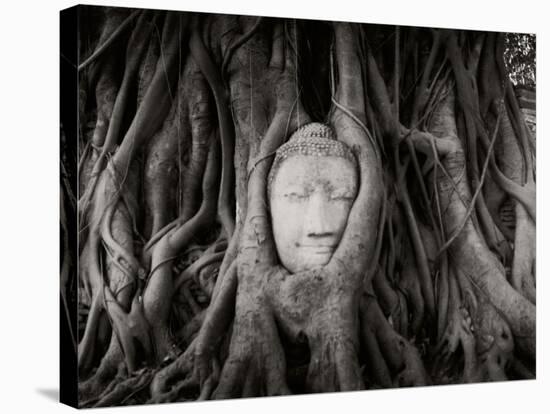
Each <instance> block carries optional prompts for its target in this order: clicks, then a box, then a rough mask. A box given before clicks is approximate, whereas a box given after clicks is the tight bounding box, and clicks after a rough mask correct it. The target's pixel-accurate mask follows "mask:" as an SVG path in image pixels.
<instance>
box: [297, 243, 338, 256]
mask: <svg viewBox="0 0 550 414" xmlns="http://www.w3.org/2000/svg"><path fill="white" fill-rule="evenodd" d="M296 247H298V248H300V249H308V250H314V251H315V252H314V253H316V254H325V253H332V252H333V251H334V249H335V248H336V246H333V245H311V244H300V243H296Z"/></svg>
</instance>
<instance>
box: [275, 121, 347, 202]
mask: <svg viewBox="0 0 550 414" xmlns="http://www.w3.org/2000/svg"><path fill="white" fill-rule="evenodd" d="M294 155H310V156H317V157H340V158H344V159H347V160H349V161H350V162H351V163H352V164H353V166H354V167H355V169H356V170H357V169H358V165H357V160H356V159H355V155H353V152H352V151H351V149H350V148H349V147H348V146H347V145H346V144H344V143H343V142H341V141H338V140H337V139H336V134H335V133H334V130H333V129H332V128H331V127H330V126H329V125H326V124H322V123H319V122H310V123H309V124H305V125H303V126H301V127H300V128H298V129H297V130H296V131H294V133H293V134H292V135H291V136H290V138H289V140H288V141H287V142H286V143H284V144H283V145H281V146H280V147H279V148H278V149H277V151H276V153H275V159H274V160H273V165H272V166H271V170H270V172H269V176H268V178H267V193H268V194H271V186H272V183H273V180H274V179H275V176H276V175H277V171H278V170H279V168H280V167H281V165H282V164H283V161H284V160H286V159H287V158H289V157H292V156H294Z"/></svg>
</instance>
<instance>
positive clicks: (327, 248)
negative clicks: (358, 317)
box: [268, 122, 359, 273]
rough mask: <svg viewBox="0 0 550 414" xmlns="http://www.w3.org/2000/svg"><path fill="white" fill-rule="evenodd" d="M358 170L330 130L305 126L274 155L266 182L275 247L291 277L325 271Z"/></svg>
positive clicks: (355, 188) (352, 197)
mask: <svg viewBox="0 0 550 414" xmlns="http://www.w3.org/2000/svg"><path fill="white" fill-rule="evenodd" d="M358 177H359V174H358V167H357V161H356V159H355V156H354V155H353V153H352V152H351V150H350V148H349V147H348V146H347V145H345V144H344V143H343V142H341V141H337V140H336V137H335V134H334V131H333V130H332V129H331V127H329V126H328V125H324V124H320V123H316V122H313V123H309V124H307V125H304V126H302V127H301V128H299V129H298V130H297V131H296V132H294V133H293V134H292V136H291V137H290V139H289V140H288V142H286V143H285V144H284V145H282V146H281V147H280V148H279V149H278V150H277V152H276V155H275V159H274V161H273V165H272V167H271V171H270V173H269V176H268V198H269V206H270V212H271V224H272V228H273V236H274V239H275V246H276V248H277V253H278V255H279V259H280V261H281V264H282V265H283V266H284V267H285V268H286V269H287V270H288V271H289V272H291V273H297V272H300V271H304V270H310V269H313V268H316V267H320V266H324V265H326V264H327V263H328V262H329V261H330V259H331V257H332V254H333V253H334V251H335V249H336V247H337V246H338V244H339V242H340V239H341V238H342V234H343V233H344V230H345V228H346V224H347V220H348V215H349V212H350V209H351V206H352V204H353V202H354V201H355V198H356V196H357V191H358V185H359V183H358V181H359V178H358Z"/></svg>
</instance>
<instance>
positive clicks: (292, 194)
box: [283, 191, 309, 200]
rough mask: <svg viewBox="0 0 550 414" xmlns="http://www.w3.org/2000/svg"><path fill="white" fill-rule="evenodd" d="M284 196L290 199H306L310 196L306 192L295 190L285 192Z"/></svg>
mask: <svg viewBox="0 0 550 414" xmlns="http://www.w3.org/2000/svg"><path fill="white" fill-rule="evenodd" d="M283 196H284V197H285V198H287V199H289V200H305V199H307V198H308V197H309V194H308V193H306V192H298V191H293V192H289V193H284V194H283Z"/></svg>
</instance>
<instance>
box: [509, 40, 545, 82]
mask: <svg viewBox="0 0 550 414" xmlns="http://www.w3.org/2000/svg"><path fill="white" fill-rule="evenodd" d="M536 51H537V37H536V35H535V34H529V33H507V34H506V37H505V51H504V61H505V62H506V67H507V68H508V73H509V75H510V79H511V80H512V82H513V83H514V85H516V86H518V85H521V86H527V87H533V88H534V87H535V86H536V64H537V53H536Z"/></svg>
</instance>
